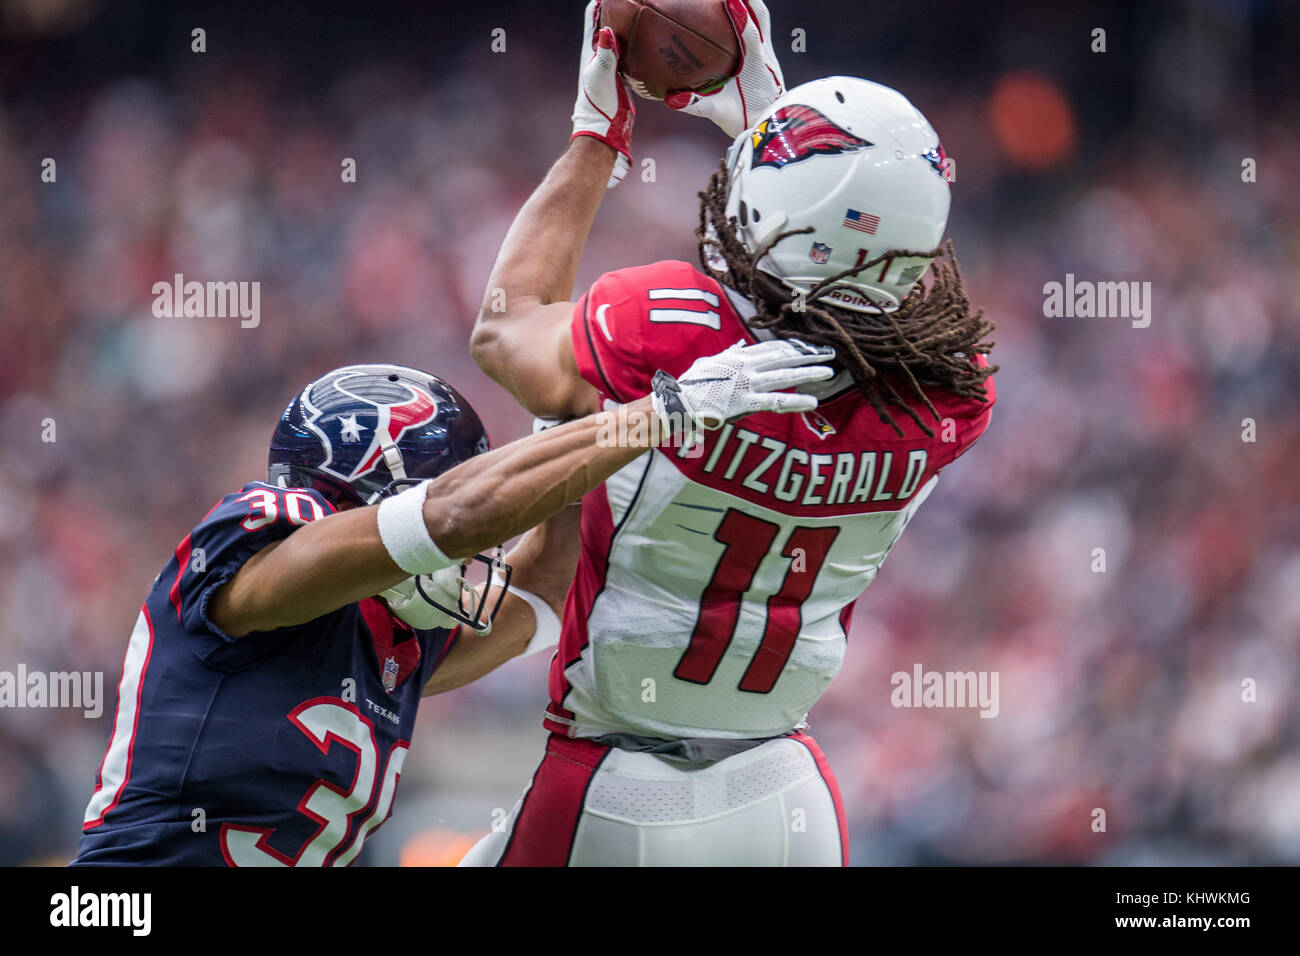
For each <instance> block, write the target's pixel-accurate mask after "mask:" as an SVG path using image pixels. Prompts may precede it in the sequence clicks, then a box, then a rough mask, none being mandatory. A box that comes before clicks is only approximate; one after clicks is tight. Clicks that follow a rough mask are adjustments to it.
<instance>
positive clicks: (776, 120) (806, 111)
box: [750, 106, 876, 169]
mask: <svg viewBox="0 0 1300 956" xmlns="http://www.w3.org/2000/svg"><path fill="white" fill-rule="evenodd" d="M750 136H751V137H752V139H753V143H754V159H753V162H751V163H750V169H758V167H760V166H773V167H775V168H777V169H780V168H782V167H783V166H788V165H790V164H791V163H797V162H799V161H800V160H804V159H808V158H809V157H810V156H829V155H834V154H836V153H849V152H853V151H854V150H858V149H867V148H868V147H871V146H875V145H876V144H875V143H872V142H870V141H869V140H865V139H862V138H861V137H858V136H854V135H853V134H852V133H850V132H848V131H847V130H843V129H840V127H838V126H836V125H835V124H834V123H832V122H831V121H830V120H828V119H827V118H826V117H825V116H824V115H823V114H822V113H821V112H820V111H819V110H815V109H813V108H812V107H811V106H783V107H781V108H780V109H779V110H777V111H776V112H775V113H773V114H772V115H771V116H770V117H769V118H768V119H765V120H763V122H761V123H759V124H758V125H757V126H756V127H754V132H753V133H751V134H750Z"/></svg>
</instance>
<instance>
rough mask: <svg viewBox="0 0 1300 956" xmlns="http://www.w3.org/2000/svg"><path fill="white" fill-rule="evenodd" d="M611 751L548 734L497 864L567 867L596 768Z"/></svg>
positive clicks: (602, 746)
mask: <svg viewBox="0 0 1300 956" xmlns="http://www.w3.org/2000/svg"><path fill="white" fill-rule="evenodd" d="M609 750H610V748H609V747H606V746H604V745H602V744H598V743H595V742H594V741H591V740H583V739H581V738H573V739H570V738H568V737H561V736H559V735H557V734H552V735H551V737H550V739H549V740H548V741H547V742H546V756H545V757H543V758H542V763H541V765H540V766H539V767H538V768H537V772H536V773H535V774H533V782H532V785H531V786H530V787H529V788H528V793H527V794H526V795H525V796H524V802H523V806H522V807H520V809H519V816H518V818H517V819H516V820H515V825H514V830H513V831H512V832H511V834H510V842H509V843H508V844H506V849H505V852H504V853H503V854H502V855H501V861H500V862H499V863H498V864H497V865H498V866H567V865H568V862H569V854H570V853H571V852H572V850H573V840H574V837H575V835H576V834H577V831H578V821H579V820H581V819H582V806H583V804H584V803H585V802H586V799H587V788H588V787H589V786H590V785H591V780H592V778H593V777H594V776H595V775H596V769H597V768H598V767H599V766H600V764H601V761H603V760H604V759H605V757H606V755H607V754H608V753H609Z"/></svg>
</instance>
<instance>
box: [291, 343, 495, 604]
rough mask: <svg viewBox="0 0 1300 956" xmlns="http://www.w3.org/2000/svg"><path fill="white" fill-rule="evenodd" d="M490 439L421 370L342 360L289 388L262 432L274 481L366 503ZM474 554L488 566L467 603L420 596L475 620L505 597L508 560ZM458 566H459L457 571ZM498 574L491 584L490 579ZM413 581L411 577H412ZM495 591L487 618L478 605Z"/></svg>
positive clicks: (457, 400) (449, 392)
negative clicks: (275, 419)
mask: <svg viewBox="0 0 1300 956" xmlns="http://www.w3.org/2000/svg"><path fill="white" fill-rule="evenodd" d="M490 448H491V444H490V442H489V441H488V435H487V430H486V429H484V427H483V423H482V422H481V421H480V420H479V417H478V415H477V414H476V413H475V411H474V409H473V408H472V407H470V404H469V402H467V401H466V400H465V398H464V397H463V396H462V395H461V394H460V393H459V392H457V391H456V390H455V389H454V388H452V387H451V386H450V385H448V384H447V383H446V382H444V381H443V380H442V379H440V378H438V377H437V376H436V375H431V374H429V373H428V372H421V371H419V370H418V369H413V368H406V367H404V366H401V365H349V366H346V367H344V368H337V369H335V370H334V371H332V372H327V373H326V374H325V375H322V376H321V377H320V378H318V379H316V380H315V381H314V382H312V383H311V384H309V385H308V386H307V387H306V388H304V389H303V390H302V392H300V393H299V394H298V396H297V397H296V398H294V400H293V401H291V402H290V403H289V407H288V408H286V409H285V410H284V414H283V415H281V416H280V421H279V423H278V424H277V425H276V426H275V432H274V433H273V434H272V435H271V450H270V454H269V456H268V462H267V474H268V478H269V481H270V483H271V484H273V485H279V486H280V487H282V488H311V489H313V490H315V491H317V492H319V493H320V494H321V495H322V496H324V497H325V498H326V499H327V500H328V501H329V502H330V503H332V504H333V505H335V507H347V506H349V505H367V504H373V503H375V502H377V501H379V500H380V499H381V498H383V497H386V496H388V495H392V494H396V493H397V492H399V491H401V490H402V489H404V488H406V487H409V486H411V485H415V484H418V483H420V482H421V481H423V480H425V479H426V478H436V477H438V476H439V475H441V474H442V473H443V472H445V471H448V470H450V469H452V468H454V467H455V466H456V465H459V464H460V463H461V462H463V461H468V460H469V459H470V458H473V457H474V456H475V455H479V454H482V453H483V452H485V451H488V450H489V449H490ZM474 560H476V561H481V562H483V563H485V564H487V565H488V566H489V568H490V572H489V579H488V585H487V587H486V588H485V590H484V592H483V596H482V598H480V599H479V600H478V601H477V602H476V604H475V606H474V607H472V608H468V609H467V608H466V607H465V606H464V602H463V600H462V602H461V603H460V605H459V606H458V607H457V608H455V609H452V608H448V607H444V606H443V605H442V604H439V603H438V602H436V601H434V600H432V599H431V598H430V597H429V596H428V595H427V594H425V592H424V589H423V588H420V593H421V594H422V595H423V596H424V599H425V600H426V601H428V602H429V603H430V604H432V605H434V606H435V607H437V608H438V609H439V610H441V611H443V612H445V613H446V614H449V615H450V616H452V617H454V618H456V619H457V620H459V621H461V622H462V623H464V624H468V625H470V626H471V627H474V628H476V629H478V630H482V629H483V628H485V627H486V626H487V625H488V624H489V623H490V622H491V619H492V618H493V617H495V616H496V612H497V609H498V608H499V607H500V605H501V601H502V599H503V598H504V597H505V593H506V586H508V584H509V580H510V566H509V565H508V564H506V563H505V561H504V560H503V559H502V549H501V548H499V547H498V548H497V549H495V552H494V554H493V555H491V556H488V555H482V554H480V555H476V556H475V558H474ZM466 572H467V567H466V565H462V566H461V575H462V577H463V576H464V575H465V573H466ZM501 578H504V582H503V583H502V584H501V586H500V587H499V588H497V587H495V586H494V585H493V581H494V580H499V579H501ZM416 586H417V587H419V579H418V578H417V579H416ZM493 591H495V592H496V593H495V594H494V595H491V596H492V597H494V598H495V600H494V602H493V607H492V609H491V612H490V614H489V615H488V618H487V620H483V612H484V610H485V607H486V605H487V604H488V599H489V595H490V592H493Z"/></svg>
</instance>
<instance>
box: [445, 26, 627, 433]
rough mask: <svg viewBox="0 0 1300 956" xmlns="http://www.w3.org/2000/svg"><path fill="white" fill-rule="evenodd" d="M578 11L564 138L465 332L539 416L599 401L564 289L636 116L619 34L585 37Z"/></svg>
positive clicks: (488, 365) (581, 410)
mask: <svg viewBox="0 0 1300 956" xmlns="http://www.w3.org/2000/svg"><path fill="white" fill-rule="evenodd" d="M585 16H586V27H587V30H586V33H585V35H584V39H583V47H582V66H581V69H580V71H579V84H578V98H577V100H576V102H575V104H574V112H573V135H572V137H571V139H570V140H569V147H568V149H567V150H565V152H564V155H562V156H561V157H560V159H559V160H558V161H557V162H556V163H555V165H554V166H552V167H551V170H550V172H548V173H547V174H546V178H545V179H544V180H543V181H542V183H541V185H540V186H538V187H537V189H536V190H535V191H534V192H533V194H532V196H531V197H529V199H528V201H527V202H526V203H525V204H524V206H523V208H522V209H520V211H519V214H518V215H517V216H516V217H515V221H514V224H513V225H512V226H511V227H510V231H509V232H508V233H507V234H506V238H505V241H504V242H503V243H502V244H501V250H500V252H499V253H498V254H497V260H496V263H495V264H494V265H493V267H492V274H491V275H490V276H489V278H488V287H487V292H486V293H485V295H484V297H483V305H482V308H481V309H480V310H479V315H478V323H477V324H476V325H475V327H474V334H473V336H472V338H471V339H470V352H471V353H472V354H473V356H474V361H476V362H477V363H478V365H479V367H480V368H482V369H483V371H485V372H486V373H487V374H488V375H490V376H492V378H494V379H495V380H496V381H497V382H498V383H499V384H501V385H502V386H504V387H505V388H506V389H508V390H509V391H510V392H511V394H513V395H514V396H515V399H516V400H517V401H518V402H519V403H520V404H521V405H523V406H524V407H525V408H527V409H528V410H529V411H531V412H532V413H533V414H534V415H539V416H541V417H543V418H572V417H574V416H576V415H584V414H586V413H588V412H591V411H594V410H595V409H596V408H597V400H596V392H595V389H593V388H592V387H591V386H590V385H588V384H587V382H586V381H584V380H583V378H582V375H581V374H580V373H579V372H578V365H577V362H576V361H575V359H574V357H573V347H572V345H571V344H570V341H569V322H570V320H571V319H572V317H573V307H574V303H573V302H571V301H569V298H570V296H571V295H572V294H573V284H574V281H575V280H576V278H577V275H578V263H579V261H580V260H581V259H582V250H583V248H584V247H585V246H586V244H587V235H588V233H589V232H590V231H591V224H592V221H593V220H594V219H595V218H596V210H597V209H598V208H599V207H600V200H601V197H602V196H604V194H605V189H606V187H607V185H612V184H613V183H614V182H616V181H617V180H618V179H621V178H622V174H623V173H624V172H626V170H627V168H628V157H629V155H630V153H629V150H630V140H631V135H632V120H633V117H634V116H635V111H634V110H633V108H632V102H631V98H630V96H629V94H628V91H627V87H626V84H625V83H624V82H623V79H622V77H620V76H619V74H618V61H617V40H615V38H614V34H613V32H612V31H611V30H609V29H608V28H605V29H604V30H602V31H600V32H599V33H598V34H597V35H596V36H595V37H594V40H593V36H592V27H593V25H594V21H593V17H594V6H593V5H590V4H589V5H588V7H587V13H586V15H585Z"/></svg>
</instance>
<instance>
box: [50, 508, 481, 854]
mask: <svg viewBox="0 0 1300 956" xmlns="http://www.w3.org/2000/svg"><path fill="white" fill-rule="evenodd" d="M333 510H334V509H333V508H332V507H331V506H330V504H329V503H328V502H327V501H326V500H325V499H324V498H323V497H321V496H320V495H319V494H317V493H316V492H314V491H309V490H305V489H292V488H289V489H286V488H277V487H275V486H273V485H268V484H264V483H262V482H253V483H251V484H247V485H245V486H244V487H243V489H241V490H240V491H239V492H237V493H235V494H232V495H227V496H226V497H225V498H223V499H221V501H219V502H218V503H217V505H216V506H215V507H214V508H213V509H212V510H211V511H210V512H208V515H207V516H206V517H205V518H204V519H203V520H202V521H201V522H200V523H199V525H198V526H197V527H196V528H195V529H194V530H193V531H192V532H191V533H190V534H189V535H188V536H187V537H186V538H185V540H184V541H182V542H181V543H180V546H179V547H177V549H176V553H175V554H174V555H173V556H172V558H171V560H170V561H169V562H168V563H167V565H166V567H164V568H163V570H162V572H161V573H160V574H159V575H158V578H157V580H156V581H155V582H154V585H153V589H152V590H151V591H150V592H149V596H148V598H146V600H145V602H144V606H143V607H142V608H141V610H140V616H139V618H138V620H137V621H136V625H135V630H134V632H133V633H132V634H131V640H130V643H129V645H128V647H127V651H126V659H125V660H124V662H123V665H122V680H121V683H120V684H119V685H118V702H117V711H116V716H115V718H114V722H113V730H112V737H111V738H110V740H109V744H108V751H107V753H106V754H105V755H104V760H103V762H102V763H101V764H100V768H99V774H98V778H97V780H96V784H95V792H94V793H93V794H92V795H91V798H90V803H89V805H88V806H87V808H86V815H85V820H84V823H83V825H82V831H83V832H82V837H81V848H80V851H79V852H78V854H77V859H76V860H75V861H74V863H148V864H159V865H185V866H193V865H221V864H226V865H230V866H250V865H270V866H274V865H295V866H321V865H336V864H348V863H351V862H352V861H353V860H355V859H356V857H357V855H358V854H359V853H360V852H361V847H362V844H363V843H364V842H365V839H366V836H367V835H368V834H369V833H371V832H372V831H373V830H375V829H376V828H377V827H378V826H379V825H380V824H382V823H383V822H384V820H385V819H386V818H387V817H388V814H389V812H390V810H391V808H392V804H393V792H394V790H395V788H396V786H397V781H398V778H399V776H400V775H401V772H402V762H403V760H404V759H405V757H406V753H407V748H408V744H409V741H410V738H411V730H412V727H413V725H414V723H415V715H416V709H417V707H418V706H419V703H420V695H421V690H422V689H423V687H424V684H425V683H426V682H427V681H428V679H429V676H430V675H431V674H432V673H433V670H434V668H435V667H436V666H437V664H438V662H439V661H440V660H441V659H442V657H443V656H444V655H445V654H446V652H447V651H448V650H449V649H450V648H451V647H452V645H453V643H454V641H455V637H456V632H454V631H447V630H435V631H421V630H412V629H411V628H409V627H408V626H407V625H405V624H404V623H403V622H402V621H400V620H398V619H396V618H395V617H393V616H392V615H391V614H390V613H389V611H388V609H387V606H386V605H385V604H384V603H383V602H382V601H381V600H379V599H378V598H368V599H366V600H364V601H361V602H359V603H357V604H349V605H348V606H346V607H343V608H341V609H339V610H337V611H334V612H333V613H331V614H327V615H325V616H324V617H321V618H317V619H316V620H314V621H309V622H308V623H306V624H300V625H296V626H294V627H286V628H281V629H278V630H274V631H265V632H260V631H259V632H255V633H252V634H249V635H246V636H244V637H241V638H234V637H231V636H230V635H228V634H226V633H224V632H223V631H222V630H221V628H219V627H217V626H216V625H215V624H214V623H213V622H212V620H211V619H210V617H209V616H208V605H209V602H210V601H211V600H212V596H213V594H214V593H215V592H216V590H217V589H218V588H219V587H220V586H221V585H222V584H223V583H224V582H225V581H227V580H229V579H230V578H231V577H232V576H233V575H234V574H235V572H236V571H238V570H239V568H240V567H241V566H242V565H243V564H244V562H245V561H247V560H248V559H249V558H250V557H251V556H252V555H254V554H256V553H257V552H258V551H260V550H261V549H262V548H264V547H266V546H267V545H268V544H270V543H271V542H273V541H277V540H279V539H281V538H284V537H285V536H286V535H289V534H290V533H292V532H293V531H294V530H295V529H297V528H298V527H300V526H301V525H304V524H306V523H307V522H309V521H314V520H317V519H320V518H323V517H325V516H326V515H328V514H330V513H331V512H332V511H333Z"/></svg>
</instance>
